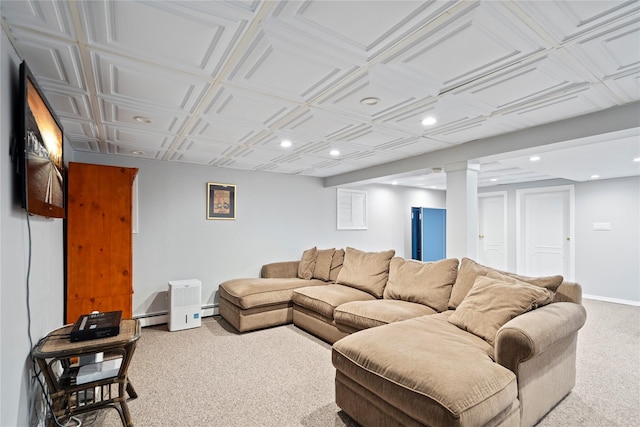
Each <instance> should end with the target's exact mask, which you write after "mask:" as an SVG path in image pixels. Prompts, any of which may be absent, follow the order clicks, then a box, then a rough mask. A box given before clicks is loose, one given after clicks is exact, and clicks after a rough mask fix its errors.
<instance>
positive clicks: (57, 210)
mask: <svg viewBox="0 0 640 427" xmlns="http://www.w3.org/2000/svg"><path fill="white" fill-rule="evenodd" d="M17 115H18V122H19V123H18V126H17V128H18V129H17V142H18V153H19V156H18V157H19V160H18V161H19V165H18V171H19V174H20V179H21V187H22V207H23V208H25V209H26V210H27V212H29V213H31V214H34V215H41V216H44V217H49V218H64V217H65V183H64V179H65V178H64V176H65V171H64V161H63V153H62V150H63V138H64V137H63V130H62V126H61V125H60V122H59V120H58V118H57V117H56V116H55V114H54V112H53V110H52V108H51V106H50V105H49V103H48V102H47V100H46V98H45V97H44V93H43V92H42V90H41V89H40V87H39V86H38V84H37V83H36V80H35V78H34V77H33V74H31V71H30V70H29V67H27V64H26V62H24V61H23V62H22V63H21V64H20V95H19V111H18V114H17Z"/></svg>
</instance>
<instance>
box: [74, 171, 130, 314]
mask: <svg viewBox="0 0 640 427" xmlns="http://www.w3.org/2000/svg"><path fill="white" fill-rule="evenodd" d="M137 172H138V169H135V168H125V167H117V166H101V165H92V164H84V163H73V162H72V163H69V170H68V179H67V181H68V187H67V192H68V195H67V198H68V202H67V220H66V237H67V240H66V248H67V266H66V267H67V269H66V295H65V303H66V310H65V317H66V322H67V323H72V322H75V321H76V320H77V319H78V317H79V316H80V315H81V314H85V313H90V312H92V311H94V310H97V311H114V310H122V317H123V319H127V318H130V317H132V314H133V309H132V295H133V282H132V267H133V257H132V251H133V250H132V228H131V227H132V224H131V218H132V190H133V180H134V179H135V176H136V174H137Z"/></svg>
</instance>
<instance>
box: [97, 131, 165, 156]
mask: <svg viewBox="0 0 640 427" xmlns="http://www.w3.org/2000/svg"><path fill="white" fill-rule="evenodd" d="M104 128H105V131H106V132H105V134H106V138H107V141H108V142H110V143H112V145H119V146H125V145H130V146H132V147H133V146H135V147H138V148H140V147H149V148H151V149H157V150H160V149H161V148H164V149H166V148H168V147H169V146H170V145H171V143H172V142H173V140H174V137H173V135H170V134H162V133H156V132H146V131H142V130H139V129H134V128H125V127H122V126H119V127H114V126H111V125H105V126H104ZM134 150H135V149H134ZM145 151H146V150H145Z"/></svg>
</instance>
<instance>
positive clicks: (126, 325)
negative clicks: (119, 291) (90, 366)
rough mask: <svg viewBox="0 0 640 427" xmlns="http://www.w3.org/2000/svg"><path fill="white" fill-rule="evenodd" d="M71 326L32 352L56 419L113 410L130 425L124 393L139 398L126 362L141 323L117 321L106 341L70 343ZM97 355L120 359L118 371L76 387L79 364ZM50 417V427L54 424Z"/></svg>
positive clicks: (46, 338)
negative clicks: (116, 330) (117, 327)
mask: <svg viewBox="0 0 640 427" xmlns="http://www.w3.org/2000/svg"><path fill="white" fill-rule="evenodd" d="M72 328H73V325H67V326H64V327H62V328H59V329H56V330H55V331H53V332H51V333H50V334H49V335H47V336H46V337H44V338H43V339H42V340H41V341H40V342H39V343H38V345H36V347H35V348H34V349H33V352H32V354H33V357H34V358H35V360H36V361H37V363H38V366H39V367H40V370H41V371H42V374H43V375H44V377H45V380H46V383H47V389H48V390H47V391H48V394H49V398H50V399H51V404H52V407H53V416H55V417H56V418H57V419H64V418H69V417H71V416H74V415H77V414H80V413H83V412H89V411H94V410H97V409H101V408H106V407H113V408H115V409H116V410H117V411H118V413H119V414H120V418H121V419H122V424H123V425H125V426H127V427H130V426H133V422H132V421H131V414H130V413H129V408H128V407H127V396H126V395H127V394H128V395H129V396H130V397H131V398H132V399H135V398H136V397H138V395H137V394H136V392H135V390H134V388H133V385H131V382H130V381H129V378H128V376H127V370H128V369H129V363H130V362H131V358H132V357H133V353H134V351H135V349H136V344H137V342H138V339H139V338H140V323H139V322H138V321H137V320H134V319H125V320H122V321H121V322H120V334H118V335H117V336H113V337H108V338H99V339H94V340H87V341H80V342H71V340H70V338H69V333H70V332H71V329H72ZM97 353H103V354H104V362H107V361H115V360H116V359H118V358H121V361H120V368H119V369H118V371H117V373H116V372H114V373H113V374H114V376H110V377H108V378H101V379H95V380H87V379H86V377H85V381H87V382H85V383H84V384H77V382H76V381H77V375H78V371H79V369H80V366H79V363H78V361H79V360H80V357H81V356H84V357H87V356H91V355H95V354H97ZM55 424H56V423H55V420H54V419H53V418H52V419H51V420H50V422H49V425H50V426H53V425H55Z"/></svg>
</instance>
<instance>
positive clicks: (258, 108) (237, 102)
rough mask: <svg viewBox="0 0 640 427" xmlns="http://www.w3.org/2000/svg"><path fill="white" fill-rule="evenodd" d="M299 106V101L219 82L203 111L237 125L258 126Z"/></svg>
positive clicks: (279, 117)
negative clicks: (291, 100) (219, 84)
mask: <svg viewBox="0 0 640 427" xmlns="http://www.w3.org/2000/svg"><path fill="white" fill-rule="evenodd" d="M299 107H300V104H297V103H294V102H289V101H287V100H284V99H282V98H276V97H273V96H269V95H265V94H262V93H257V92H254V91H249V90H245V89H240V88H237V87H233V86H221V87H219V88H218V89H217V90H216V92H215V95H214V96H213V99H212V100H211V102H210V104H209V105H208V106H207V107H206V108H205V110H204V114H205V115H206V116H211V117H218V118H219V119H223V120H228V121H230V122H235V123H236V124H237V125H238V126H242V125H244V126H249V127H251V128H253V129H260V128H268V127H269V126H271V125H273V124H274V123H275V122H277V121H279V120H281V119H282V118H283V117H285V116H287V115H289V114H291V113H292V112H293V111H295V110H297V109H298V108H299Z"/></svg>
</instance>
